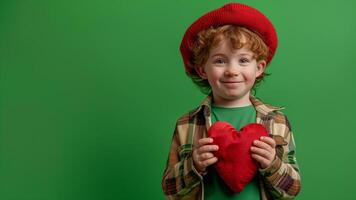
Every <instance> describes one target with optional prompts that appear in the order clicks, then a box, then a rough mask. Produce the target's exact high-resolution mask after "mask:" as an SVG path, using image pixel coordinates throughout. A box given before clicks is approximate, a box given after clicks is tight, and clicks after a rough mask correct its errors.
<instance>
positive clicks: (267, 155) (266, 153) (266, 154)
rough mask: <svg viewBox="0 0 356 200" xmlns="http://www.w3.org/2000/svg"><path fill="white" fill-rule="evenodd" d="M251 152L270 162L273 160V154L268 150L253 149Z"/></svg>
mask: <svg viewBox="0 0 356 200" xmlns="http://www.w3.org/2000/svg"><path fill="white" fill-rule="evenodd" d="M251 152H252V153H254V154H257V155H259V156H261V157H264V158H266V159H268V160H271V158H272V156H273V155H272V153H271V152H269V151H267V150H266V149H262V148H258V147H251Z"/></svg>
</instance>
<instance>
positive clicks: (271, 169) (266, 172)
mask: <svg viewBox="0 0 356 200" xmlns="http://www.w3.org/2000/svg"><path fill="white" fill-rule="evenodd" d="M281 165H282V161H281V159H280V158H279V157H278V156H276V158H275V159H274V160H273V161H272V163H271V164H270V166H268V167H267V168H264V169H259V171H260V173H261V174H262V176H265V177H268V176H272V175H273V174H275V173H276V172H277V171H278V170H279V169H280V168H281Z"/></svg>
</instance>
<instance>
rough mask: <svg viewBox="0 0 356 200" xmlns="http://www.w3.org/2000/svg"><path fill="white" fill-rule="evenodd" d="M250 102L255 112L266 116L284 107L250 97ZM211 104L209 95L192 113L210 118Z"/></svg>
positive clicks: (210, 95)
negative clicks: (200, 113)
mask: <svg viewBox="0 0 356 200" xmlns="http://www.w3.org/2000/svg"><path fill="white" fill-rule="evenodd" d="M250 100H251V103H252V105H253V106H254V107H255V109H256V111H257V112H258V113H260V114H262V115H268V114H269V113H271V112H274V111H277V110H282V109H284V107H278V106H272V105H270V104H266V103H263V102H262V101H261V100H260V99H258V98H257V97H255V96H253V95H250ZM211 102H212V93H210V94H209V95H208V96H207V97H206V98H205V99H204V100H203V101H202V102H201V103H200V106H199V107H198V108H197V109H196V110H195V111H194V112H193V113H192V115H196V114H197V113H199V112H200V111H201V110H203V113H204V116H206V117H207V116H210V112H211Z"/></svg>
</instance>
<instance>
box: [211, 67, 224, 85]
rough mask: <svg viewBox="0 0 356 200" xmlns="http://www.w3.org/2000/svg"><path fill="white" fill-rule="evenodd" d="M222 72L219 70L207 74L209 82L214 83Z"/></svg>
mask: <svg viewBox="0 0 356 200" xmlns="http://www.w3.org/2000/svg"><path fill="white" fill-rule="evenodd" d="M222 73H223V72H222V71H221V70H217V69H215V70H211V71H210V73H209V80H210V81H212V82H216V81H218V80H219V79H220V78H221V76H222Z"/></svg>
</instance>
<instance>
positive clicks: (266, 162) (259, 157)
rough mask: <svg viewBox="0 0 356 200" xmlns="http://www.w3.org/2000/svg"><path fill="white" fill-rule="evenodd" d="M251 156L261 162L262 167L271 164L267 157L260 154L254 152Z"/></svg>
mask: <svg viewBox="0 0 356 200" xmlns="http://www.w3.org/2000/svg"><path fill="white" fill-rule="evenodd" d="M251 157H252V158H253V159H255V160H256V161H257V162H258V163H260V165H261V167H262V168H266V167H267V166H269V163H270V162H269V161H268V160H267V159H266V158H264V157H262V156H260V155H258V154H252V155H251Z"/></svg>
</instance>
